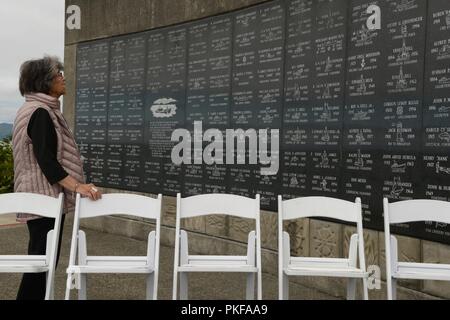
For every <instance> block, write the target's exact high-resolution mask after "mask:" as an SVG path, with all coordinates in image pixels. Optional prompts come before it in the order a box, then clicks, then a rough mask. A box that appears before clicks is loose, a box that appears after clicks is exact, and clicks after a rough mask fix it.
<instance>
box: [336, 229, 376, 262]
mask: <svg viewBox="0 0 450 320" xmlns="http://www.w3.org/2000/svg"><path fill="white" fill-rule="evenodd" d="M355 233H356V227H351V226H344V251H343V253H344V257H348V249H349V244H350V237H351V236H352V235H353V234H355ZM378 244H379V242H378V232H377V231H373V230H367V229H365V230H364V252H365V258H366V268H367V267H369V266H370V265H377V266H378V265H379V263H380V262H379V248H378Z"/></svg>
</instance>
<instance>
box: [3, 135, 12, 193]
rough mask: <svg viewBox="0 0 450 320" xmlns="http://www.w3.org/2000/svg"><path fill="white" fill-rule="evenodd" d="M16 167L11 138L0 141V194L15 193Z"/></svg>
mask: <svg viewBox="0 0 450 320" xmlns="http://www.w3.org/2000/svg"><path fill="white" fill-rule="evenodd" d="M13 189H14V165H13V154H12V143H11V137H7V138H5V139H3V140H2V141H0V193H8V192H13Z"/></svg>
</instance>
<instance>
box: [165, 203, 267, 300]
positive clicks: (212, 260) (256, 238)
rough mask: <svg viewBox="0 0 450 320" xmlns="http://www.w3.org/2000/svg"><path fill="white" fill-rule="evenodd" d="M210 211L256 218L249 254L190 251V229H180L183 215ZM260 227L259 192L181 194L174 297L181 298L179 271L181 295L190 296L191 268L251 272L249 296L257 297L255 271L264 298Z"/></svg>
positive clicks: (184, 216)
mask: <svg viewBox="0 0 450 320" xmlns="http://www.w3.org/2000/svg"><path fill="white" fill-rule="evenodd" d="M210 214H223V215H230V216H236V217H241V218H248V219H254V220H255V222H256V231H251V232H250V233H249V234H248V243H247V255H245V256H237V255H224V256H220V255H190V254H189V252H188V236H187V232H186V231H184V230H180V221H181V219H182V218H192V217H197V216H205V215H210ZM260 230H261V228H260V212H259V195H256V197H255V199H252V198H246V197H243V196H238V195H232V194H204V195H198V196H192V197H188V198H184V199H182V198H181V195H180V194H177V217H176V231H175V261H174V271H173V299H174V300H175V299H177V287H178V281H177V276H178V273H180V299H187V298H188V276H187V274H188V273H189V272H242V273H247V291H246V298H247V299H254V295H255V274H256V275H257V298H258V300H260V299H261V298H262V287H261V285H262V278H261V276H262V274H261V232H260Z"/></svg>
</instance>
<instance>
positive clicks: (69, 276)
mask: <svg viewBox="0 0 450 320" xmlns="http://www.w3.org/2000/svg"><path fill="white" fill-rule="evenodd" d="M72 282H73V275H72V274H67V282H66V295H65V296H64V299H65V300H70V290H71V288H72Z"/></svg>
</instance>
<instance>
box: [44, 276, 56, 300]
mask: <svg viewBox="0 0 450 320" xmlns="http://www.w3.org/2000/svg"><path fill="white" fill-rule="evenodd" d="M49 277H50V272H49V271H47V272H46V273H45V300H55V291H54V283H53V282H52V283H49V280H50V279H49ZM47 291H48V292H47Z"/></svg>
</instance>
